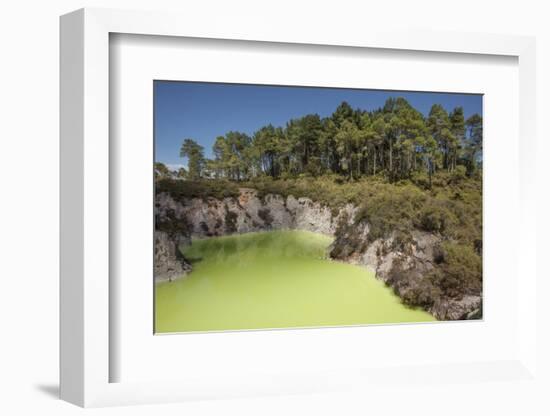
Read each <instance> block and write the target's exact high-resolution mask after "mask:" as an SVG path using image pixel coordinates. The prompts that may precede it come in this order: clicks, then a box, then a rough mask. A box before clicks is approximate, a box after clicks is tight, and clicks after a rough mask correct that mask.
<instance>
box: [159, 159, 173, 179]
mask: <svg viewBox="0 0 550 416" xmlns="http://www.w3.org/2000/svg"><path fill="white" fill-rule="evenodd" d="M170 175H171V172H170V169H168V167H166V165H165V164H164V163H161V162H155V178H168V177H170Z"/></svg>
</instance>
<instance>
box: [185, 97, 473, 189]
mask: <svg viewBox="0 0 550 416" xmlns="http://www.w3.org/2000/svg"><path fill="white" fill-rule="evenodd" d="M482 124H483V120H482V117H481V115H479V114H474V115H472V116H471V117H469V118H468V119H465V117H464V111H463V109H462V107H456V108H454V109H453V110H452V111H451V112H450V113H448V112H447V111H446V110H445V109H444V108H443V107H442V106H441V105H439V104H434V105H433V106H432V107H431V110H430V112H429V115H428V116H427V117H425V116H424V115H423V114H422V113H421V112H419V111H418V110H416V109H415V108H413V107H412V106H411V105H410V104H409V102H408V101H407V100H406V99H404V98H401V97H399V98H388V99H387V100H386V102H385V104H384V106H383V107H381V108H379V109H376V110H374V111H365V110H360V109H353V108H352V107H351V106H350V105H349V104H348V103H347V102H342V103H341V104H340V105H339V106H338V107H337V108H336V110H335V111H334V113H332V114H331V115H330V116H328V117H324V118H321V117H320V116H319V115H318V114H308V115H305V116H303V117H299V118H295V119H291V120H290V121H288V122H287V123H286V126H284V127H275V126H273V125H271V124H269V125H267V126H263V127H261V128H260V129H259V130H257V131H256V132H255V133H254V134H253V135H252V136H249V135H247V134H245V133H242V132H238V131H230V132H228V133H226V134H225V135H224V136H219V137H217V138H216V140H215V143H214V145H213V148H212V153H213V158H212V159H207V158H205V156H204V148H203V147H202V146H201V145H200V144H198V143H197V142H196V141H195V140H193V139H191V138H187V139H185V140H184V141H183V144H182V146H181V150H180V156H181V157H185V158H187V161H188V163H187V170H185V169H180V171H179V172H178V176H181V177H187V178H189V179H199V178H224V179H229V180H233V181H242V180H249V179H252V178H255V177H258V176H270V177H272V178H274V179H277V178H288V177H297V176H300V175H309V176H314V177H317V176H322V175H325V174H337V175H341V176H343V177H346V178H348V179H349V180H354V179H358V178H361V177H365V176H372V175H383V176H385V177H386V178H387V179H388V180H389V181H390V182H393V181H395V180H399V179H404V178H409V177H410V176H411V175H412V174H413V173H414V172H425V173H426V174H427V175H428V176H429V178H430V183H431V177H432V175H433V174H434V173H435V172H436V171H439V170H446V171H448V172H453V171H454V170H456V169H461V170H463V171H464V172H465V173H466V174H467V175H469V176H472V175H474V174H475V173H476V171H478V170H479V169H480V168H481V164H482V152H483V148H482V137H483V126H482ZM461 166H462V167H461Z"/></svg>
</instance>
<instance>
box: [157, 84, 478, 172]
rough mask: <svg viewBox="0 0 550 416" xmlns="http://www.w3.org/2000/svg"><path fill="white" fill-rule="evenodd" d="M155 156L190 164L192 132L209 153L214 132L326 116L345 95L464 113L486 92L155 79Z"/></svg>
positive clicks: (366, 105) (351, 99)
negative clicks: (182, 153)
mask: <svg viewBox="0 0 550 416" xmlns="http://www.w3.org/2000/svg"><path fill="white" fill-rule="evenodd" d="M154 89H155V102H154V106H155V160H156V161H158V162H163V163H165V164H167V165H169V167H171V168H173V169H175V168H177V167H179V166H182V165H186V161H185V160H184V159H182V158H180V157H179V149H180V146H181V143H182V141H183V140H184V139H186V138H192V139H194V140H195V141H197V142H198V143H200V144H201V145H202V146H203V147H204V150H205V155H206V157H211V156H212V144H213V143H214V141H215V140H216V137H218V136H222V135H224V134H225V133H227V132H228V131H231V130H234V131H241V132H244V133H246V134H248V135H252V134H253V133H254V132H255V131H256V130H258V129H259V128H260V127H262V126H265V125H267V124H270V123H271V124H273V125H274V126H284V125H285V124H286V122H287V121H288V120H290V119H291V118H297V117H301V116H303V115H306V114H312V113H317V114H319V115H320V116H321V117H326V116H328V115H330V114H332V113H333V112H334V110H335V109H336V107H337V106H338V105H339V104H340V103H341V102H342V101H347V102H348V103H349V104H350V105H351V106H352V107H353V108H360V109H362V110H374V109H376V108H379V107H381V106H382V105H383V104H384V102H385V101H386V99H388V98H389V97H404V98H406V99H407V100H408V101H409V102H410V103H411V105H412V106H413V107H415V108H416V109H417V110H418V111H420V112H422V113H423V114H425V115H427V114H428V113H429V111H430V107H431V106H432V104H441V105H442V106H443V107H444V108H445V109H446V110H447V111H451V110H452V109H453V108H455V107H458V106H462V107H463V108H464V115H465V116H466V117H469V116H471V115H472V114H475V113H479V114H481V111H482V96H481V95H477V94H447V93H426V92H404V91H381V90H357V89H356V90H352V89H339V88H306V87H279V86H265V85H243V84H222V83H202V82H173V81H155V82H154Z"/></svg>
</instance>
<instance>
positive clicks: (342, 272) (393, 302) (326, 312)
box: [155, 231, 434, 333]
mask: <svg viewBox="0 0 550 416" xmlns="http://www.w3.org/2000/svg"><path fill="white" fill-rule="evenodd" d="M330 243H331V238H330V237H326V236H324V235H320V234H315V233H310V232H306V231H269V232H262V233H250V234H243V235H234V236H226V237H216V238H210V239H204V240H196V241H193V244H192V246H190V247H187V248H186V249H185V251H184V254H185V256H186V257H187V258H189V259H190V260H191V262H192V264H193V271H192V272H191V274H190V275H189V276H188V277H187V278H185V279H180V280H176V281H174V282H166V283H160V284H157V285H156V290H155V297H156V299H155V300H156V303H155V314H156V316H155V328H156V332H157V333H158V332H186V331H219V330H234V329H260V328H292V327H317V326H339V325H358V324H380V323H397V322H422V321H433V320H434V318H433V317H432V316H431V315H430V314H428V313H427V312H425V311H422V310H415V309H410V308H408V307H406V306H404V305H403V304H402V303H401V301H400V299H399V298H398V297H397V296H395V295H394V294H393V292H392V291H391V289H389V288H387V287H386V286H385V285H384V284H383V283H382V282H381V281H379V280H378V279H376V278H375V276H374V273H372V272H370V271H368V270H367V269H365V268H363V267H360V266H354V265H351V264H345V263H340V262H335V261H330V260H327V259H325V255H326V254H325V253H326V249H327V247H328V245H329V244H330Z"/></svg>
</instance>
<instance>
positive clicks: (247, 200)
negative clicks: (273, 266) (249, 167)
mask: <svg viewBox="0 0 550 416" xmlns="http://www.w3.org/2000/svg"><path fill="white" fill-rule="evenodd" d="M354 213H355V208H354V207H353V206H352V205H347V206H345V207H344V208H343V209H341V210H339V211H338V212H336V213H333V212H332V211H331V210H330V208H328V207H326V206H322V205H321V204H319V203H317V202H313V201H312V200H311V199H308V198H298V199H296V198H294V197H293V196H289V197H288V198H286V199H285V198H283V197H281V196H279V195H266V196H265V197H264V198H262V199H260V198H259V197H258V194H257V192H256V191H255V190H253V189H248V188H242V189H241V190H240V194H239V197H238V198H224V199H223V200H219V199H215V198H206V199H201V198H190V199H184V200H179V201H176V200H174V199H173V198H172V196H171V195H169V194H168V193H160V194H159V195H157V199H156V214H157V218H158V221H160V222H163V223H168V222H174V223H177V222H182V221H183V222H185V223H187V224H188V231H187V232H186V233H182V235H183V234H185V236H184V237H210V236H220V235H226V234H235V233H239V234H242V233H248V232H253V231H263V230H285V229H287V230H292V229H299V230H307V231H312V232H317V233H322V234H326V235H330V236H333V235H334V233H335V231H336V227H337V225H338V224H339V222H340V220H341V219H342V218H343V217H344V216H346V217H347V218H349V219H352V218H353V216H354Z"/></svg>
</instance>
